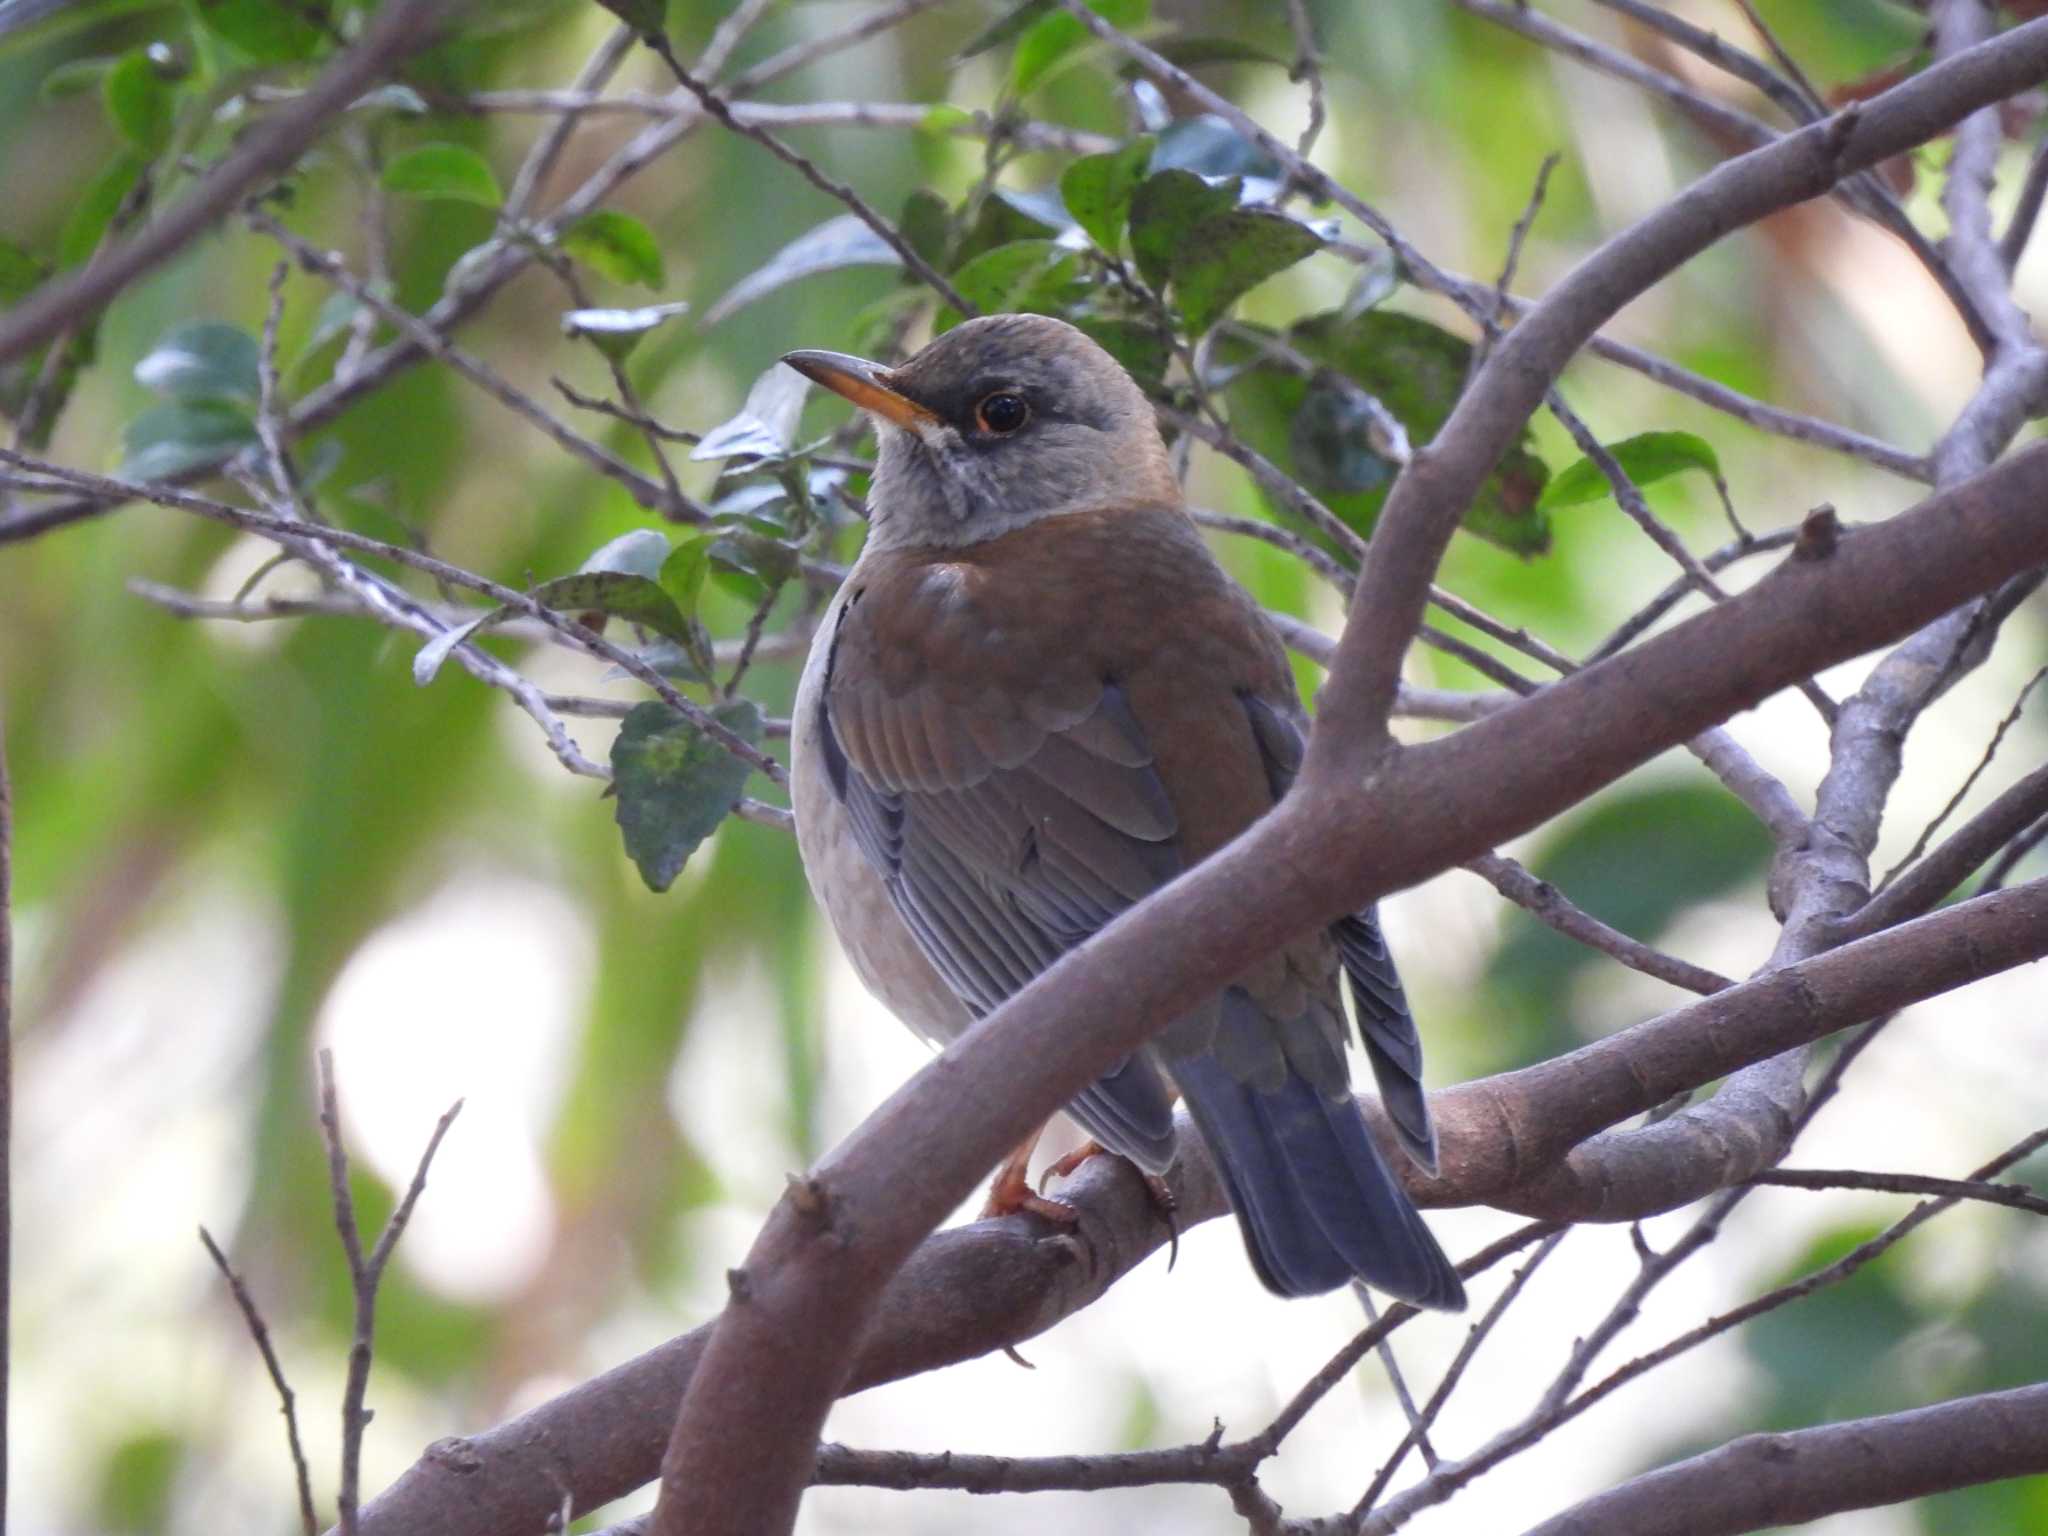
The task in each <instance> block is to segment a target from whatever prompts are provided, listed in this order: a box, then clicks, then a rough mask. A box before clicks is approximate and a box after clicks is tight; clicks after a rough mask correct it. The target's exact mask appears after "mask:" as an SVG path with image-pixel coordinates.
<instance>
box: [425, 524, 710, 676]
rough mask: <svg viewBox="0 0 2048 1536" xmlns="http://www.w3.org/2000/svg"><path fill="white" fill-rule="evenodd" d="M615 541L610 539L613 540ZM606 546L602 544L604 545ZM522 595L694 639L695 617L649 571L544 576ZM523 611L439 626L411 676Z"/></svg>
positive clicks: (431, 670)
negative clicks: (550, 578)
mask: <svg viewBox="0 0 2048 1536" xmlns="http://www.w3.org/2000/svg"><path fill="white" fill-rule="evenodd" d="M619 542H620V541H619V540H614V541H613V544H617V543H619ZM611 547H612V545H607V546H606V548H607V549H609V548H611ZM600 553H602V551H600ZM593 558H595V557H593ZM527 596H529V597H531V598H532V599H533V600H534V601H535V602H537V603H540V604H542V605H543V606H545V607H549V608H554V609H557V610H559V611H561V612H564V613H603V614H609V615H610V616H611V617H613V618H615V619H624V620H626V621H627V622H628V623H630V624H638V625H640V626H641V627H642V628H643V629H651V630H653V631H654V632H655V633H656V634H659V635H666V636H667V637H668V638H669V639H671V640H681V641H684V642H685V643H689V642H692V641H695V640H696V639H697V638H698V634H699V631H698V630H697V628H696V626H695V621H694V620H691V619H687V618H685V617H684V616H683V615H682V614H681V613H679V612H678V611H677V610H676V605H675V599H674V598H672V597H670V596H669V594H668V591H667V589H666V588H665V587H663V586H662V584H661V583H660V582H659V581H656V580H654V579H653V578H651V577H648V576H640V575H629V574H627V573H625V572H623V571H579V572H577V573H576V574H575V575H574V576H558V577H556V578H555V580H553V581H544V582H542V583H541V584H540V585H539V586H537V587H535V588H534V589H533V590H532V591H531V592H529V593H528V594H527ZM523 611H524V610H523V609H519V608H512V607H505V608H493V609H491V610H490V611H489V612H487V613H482V614H479V615H477V617H475V618H473V619H471V620H470V621H469V622H468V623H466V624H457V625H454V626H452V627H451V628H448V629H444V630H442V631H441V633H440V634H438V635H436V636H434V638H433V639H431V640H429V641H428V642H427V643H426V644H425V645H423V646H421V647H420V649H419V653H418V654H417V655H416V656H414V657H413V659H412V679H413V681H414V682H415V683H418V684H419V685H420V686H421V687H425V686H426V685H427V684H428V683H431V682H432V681H433V680H434V675H435V674H436V673H437V672H439V671H440V670H441V663H442V662H444V661H446V660H447V659H448V653H449V652H450V651H452V650H454V649H455V647H457V646H458V645H460V644H462V642H463V641H465V640H467V639H469V638H470V637H471V636H473V635H476V634H480V633H481V632H482V631H484V630H486V629H490V628H491V627H493V626H494V625H498V624H502V623H504V622H505V620H507V619H510V618H516V617H518V616H519V615H520V614H521V613H522V612H523Z"/></svg>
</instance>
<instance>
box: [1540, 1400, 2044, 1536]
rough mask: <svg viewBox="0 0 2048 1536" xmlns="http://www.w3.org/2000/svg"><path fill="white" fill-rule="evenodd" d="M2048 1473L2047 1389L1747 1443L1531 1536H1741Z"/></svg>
mask: <svg viewBox="0 0 2048 1536" xmlns="http://www.w3.org/2000/svg"><path fill="white" fill-rule="evenodd" d="M2037 1472H2048V1385H2041V1386H2031V1387H2018V1388H2015V1389H2013V1390H2012V1391H2009V1392H1986V1393H1982V1394H1980V1395H1979V1396H1976V1397H1961V1398H1956V1399H1954V1400H1953V1401H1950V1402H1946V1403H1937V1404H1935V1405H1934V1406H1932V1407H1929V1408H1914V1409H1909V1410H1908V1411H1906V1412H1904V1413H1888V1414H1883V1415H1880V1416H1879V1417H1876V1418H1870V1419H1850V1420H1848V1421H1846V1422H1844V1423H1841V1424H1827V1425H1822V1426H1820V1427H1818V1428H1815V1429H1801V1430H1795V1431H1793V1432H1791V1433H1790V1434H1779V1435H1744V1436H1743V1437H1742V1438H1741V1439H1740V1440H1731V1441H1729V1442H1728V1444H1726V1445H1724V1446H1721V1447H1720V1448H1719V1449H1717V1450H1712V1451H1708V1452H1707V1453H1706V1454H1704V1455H1701V1456H1695V1457H1693V1458H1691V1459H1690V1460H1688V1461H1681V1462H1676V1463H1674V1464H1672V1465H1671V1466H1668V1467H1660V1468H1658V1469H1657V1470H1656V1471H1655V1472H1648V1473H1645V1474H1644V1475H1643V1476H1641V1477H1637V1478H1631V1479H1630V1480H1629V1481H1628V1482H1625V1483H1622V1484H1620V1485H1619V1486H1618V1487H1614V1488H1610V1489H1608V1490H1607V1491H1606V1492H1605V1493H1602V1494H1599V1495H1597V1496H1596V1497H1594V1498H1590V1499H1587V1500H1586V1501H1585V1502H1583V1503H1580V1504H1575V1505H1573V1506H1572V1507H1571V1508H1570V1509H1567V1510H1565V1511H1564V1512H1563V1513H1562V1514H1559V1515H1556V1516H1554V1517H1552V1518H1551V1519H1549V1520H1546V1521H1544V1522H1543V1523H1542V1524H1541V1525H1538V1526H1534V1527H1532V1528H1531V1529H1530V1530H1529V1531H1528V1533H1527V1536H1623V1533H1635V1532H1639V1531H1646V1530H1650V1529H1653V1528H1654V1529H1656V1530H1658V1531H1665V1532H1669V1533H1671V1536H1738V1533H1740V1532H1743V1531H1759V1530H1764V1529H1766V1528H1768V1527H1771V1526H1781V1525H1797V1524H1802V1523H1804V1522H1805V1521H1808V1520H1818V1519H1820V1518H1821V1516H1823V1515H1832V1514H1835V1513H1837V1512H1838V1511H1841V1510H1845V1509H1871V1508H1874V1507H1875V1506H1877V1505H1880V1504H1896V1503H1898V1502H1900V1501H1901V1500H1904V1499H1916V1498H1920V1497H1923V1496H1924V1495H1926V1494H1930V1493H1941V1492H1943V1491H1945V1490H1947V1489H1950V1488H1967V1487H1970V1486H1971V1485H1973V1484H1976V1483H1989V1482H1996V1481H1998V1480H1999V1479H2001V1478H2008V1477H2024V1476H2027V1475H2029V1474H2032V1473H2037Z"/></svg>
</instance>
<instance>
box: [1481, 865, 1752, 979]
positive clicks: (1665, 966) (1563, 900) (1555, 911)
mask: <svg viewBox="0 0 2048 1536" xmlns="http://www.w3.org/2000/svg"><path fill="white" fill-rule="evenodd" d="M1465 868H1467V869H1469V870H1471V871H1472V873H1473V874H1475V875H1478V876H1479V877H1480V878H1481V879H1482V880H1485V881H1486V882H1487V883H1488V884H1490V885H1491V886H1492V887H1493V888H1494V889H1495V890H1497V891H1499V892H1500V893H1501V895H1503V896H1505V897H1507V899H1508V900H1509V901H1512V902H1513V903H1515V905H1516V906H1518V907H1523V908H1525V909H1527V910H1528V911H1529V912H1531V913H1533V914H1535V915H1536V916H1537V917H1539V918H1541V919H1542V920H1543V921H1544V922H1546V923H1548V924H1549V925H1550V926H1551V927H1552V928H1555V929H1556V930H1557V931H1558V932H1559V933H1561V934H1563V935H1564V936H1565V937H1566V938H1568V939H1574V940H1576V941H1577V942H1579V943H1581V944H1584V945H1585V946H1587V948H1589V949H1596V950H1598V951H1599V952H1600V953H1601V954H1603V955H1606V956H1608V957H1609V958H1611V959H1614V960H1618V961H1620V962H1621V963H1622V964H1623V965H1625V966H1627V967H1628V968H1629V969H1630V970H1633V971H1641V972H1642V973H1643V974H1644V975H1645V976H1654V977H1656V978H1657V979H1658V980H1659V981H1666V982H1669V983H1670V984H1671V985H1672V986H1674V987H1683V988H1685V990H1686V991H1688V992H1697V993H1699V994H1700V995H1701V996H1706V995H1708V994H1710V993H1714V992H1718V991H1720V990H1721V989H1722V988H1723V987H1732V986H1734V985H1735V983H1734V982H1733V981H1731V980H1730V979H1729V978H1728V977H1726V976H1722V975H1719V974H1717V973H1715V972H1713V971H1710V970H1707V969H1706V968H1705V967H1704V966H1698V965H1694V964H1693V963H1692V962H1691V961H1689V960H1681V959H1679V958H1678V957H1677V956H1676V955H1667V954H1665V953H1664V952H1663V951H1662V950H1660V949H1654V948H1652V947H1651V946H1650V945H1648V944H1645V943H1643V942H1642V941H1641V940H1640V939H1632V938H1630V937H1629V936H1628V935H1627V934H1625V933H1623V932H1621V931H1620V930H1619V929H1616V928H1610V927H1608V925H1607V924H1605V923H1603V922H1601V921H1600V919H1599V918H1597V917H1595V916H1593V914H1592V913H1590V912H1588V911H1586V910H1585V909H1583V908H1581V907H1578V906H1576V905H1574V904H1573V903H1572V901H1571V900H1570V898H1568V897H1567V896H1566V895H1565V894H1564V893H1563V892H1562V891H1560V890H1559V889H1558V888H1557V887H1556V886H1554V885H1552V884H1551V883H1550V882H1549V881H1548V880H1542V879H1538V878H1537V877H1536V876H1535V875H1533V874H1531V873H1530V872H1529V871H1528V870H1527V869H1526V868H1524V867H1523V866H1522V865H1521V864H1519V863H1517V862H1516V861H1515V860H1513V859H1511V858H1508V857H1506V856H1505V855H1503V854H1498V853H1489V854H1486V855H1484V856H1482V857H1480V858H1477V859H1473V860H1471V861H1470V862H1469V863H1467V864H1466V865H1465Z"/></svg>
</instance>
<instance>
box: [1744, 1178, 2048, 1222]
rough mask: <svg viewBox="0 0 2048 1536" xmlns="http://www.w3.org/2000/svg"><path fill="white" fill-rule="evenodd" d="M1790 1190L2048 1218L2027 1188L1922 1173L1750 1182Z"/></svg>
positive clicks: (2045, 1200) (2044, 1205) (2043, 1200)
mask: <svg viewBox="0 0 2048 1536" xmlns="http://www.w3.org/2000/svg"><path fill="white" fill-rule="evenodd" d="M1749 1182H1750V1183H1752V1184H1778V1185H1783V1186H1785V1187H1786V1188H1789V1189H1863V1190H1873V1191H1875V1192H1877V1193H1879V1194H1886V1195H1952V1196H1954V1197H1955V1198H1956V1199H1958V1200H1981V1201H1983V1202H1984V1203H1985V1204H1987V1205H2004V1206H2010V1207H2011V1208H2012V1209H2014V1210H2016V1211H2031V1212H2032V1213H2033V1214H2034V1215H2036V1216H2048V1196H2043V1195H2042V1194H2041V1193H2040V1192H2039V1191H2037V1190H2034V1189H2030V1188H2029V1187H2028V1186H2026V1185H2025V1184H1991V1183H1987V1182H1985V1181H1983V1180H1973V1179H1936V1178H1930V1177H1928V1176H1927V1175H1926V1174H1922V1173H1877V1172H1874V1171H1872V1170H1870V1169H1866V1168H1773V1169H1771V1170H1770V1171H1769V1172H1767V1173H1760V1174H1758V1175H1756V1177H1755V1178H1753V1179H1751V1180H1750V1181H1749Z"/></svg>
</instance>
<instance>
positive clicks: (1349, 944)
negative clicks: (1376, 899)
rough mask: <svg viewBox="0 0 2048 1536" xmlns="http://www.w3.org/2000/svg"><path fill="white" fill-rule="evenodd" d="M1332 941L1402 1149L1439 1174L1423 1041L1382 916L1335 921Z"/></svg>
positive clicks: (1362, 915)
mask: <svg viewBox="0 0 2048 1536" xmlns="http://www.w3.org/2000/svg"><path fill="white" fill-rule="evenodd" d="M1330 937H1331V938H1333V939H1335V940H1336V942H1337V953H1338V956H1339V957H1340V958H1341V959H1342V960H1343V962H1344V977H1345V980H1346V981H1347V982H1348V983H1349V984H1350V988H1351V1003H1352V1007H1353V1008H1354V1009H1355V1010H1356V1011H1357V1014H1358V1033H1359V1036H1360V1038H1361V1040H1362V1041H1363V1043H1364V1045H1365V1059H1366V1060H1367V1061H1369V1062H1370V1063H1372V1076H1373V1082H1374V1083H1375V1084H1377V1085H1378V1087H1379V1090H1380V1103H1381V1104H1382V1105H1383V1106H1385V1108H1386V1111H1387V1119H1388V1120H1389V1121H1391V1122H1392V1123H1393V1127H1394V1134H1395V1135H1396V1136H1398V1137H1399V1138H1400V1141H1401V1147H1402V1150H1403V1151H1405V1152H1406V1153H1407V1154H1408V1155H1409V1156H1410V1157H1411V1158H1413V1159H1414V1160H1415V1161H1416V1162H1417V1163H1418V1164H1419V1165H1421V1166H1422V1167H1424V1168H1426V1169H1428V1170H1429V1171H1430V1172H1431V1173H1435V1172H1436V1127H1435V1126H1434V1125H1433V1124H1432V1123H1431V1122H1430V1117H1429V1098H1428V1096H1427V1094H1425V1093H1424V1091H1423V1087H1422V1037H1421V1036H1420V1035H1418V1034H1417V1033H1416V1030H1415V1018H1414V1015H1412V1014H1411V1013H1409V1011H1408V994H1407V993H1406V992H1405V991H1404V990H1403V989H1402V987H1401V973H1400V972H1399V971H1397V970H1395V969H1394V957H1393V956H1392V955H1391V954H1389V953H1388V951H1387V941H1386V940H1385V938H1383V937H1382V936H1381V934H1380V925H1379V921H1378V918H1377V917H1376V915H1375V914H1374V911H1373V909H1372V908H1370V907H1368V908H1367V909H1366V910H1365V911H1363V912H1359V913H1355V914H1353V915H1352V916H1350V917H1346V918H1341V919H1339V920H1338V921H1337V922H1336V923H1333V924H1332V925H1331V927H1330Z"/></svg>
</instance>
